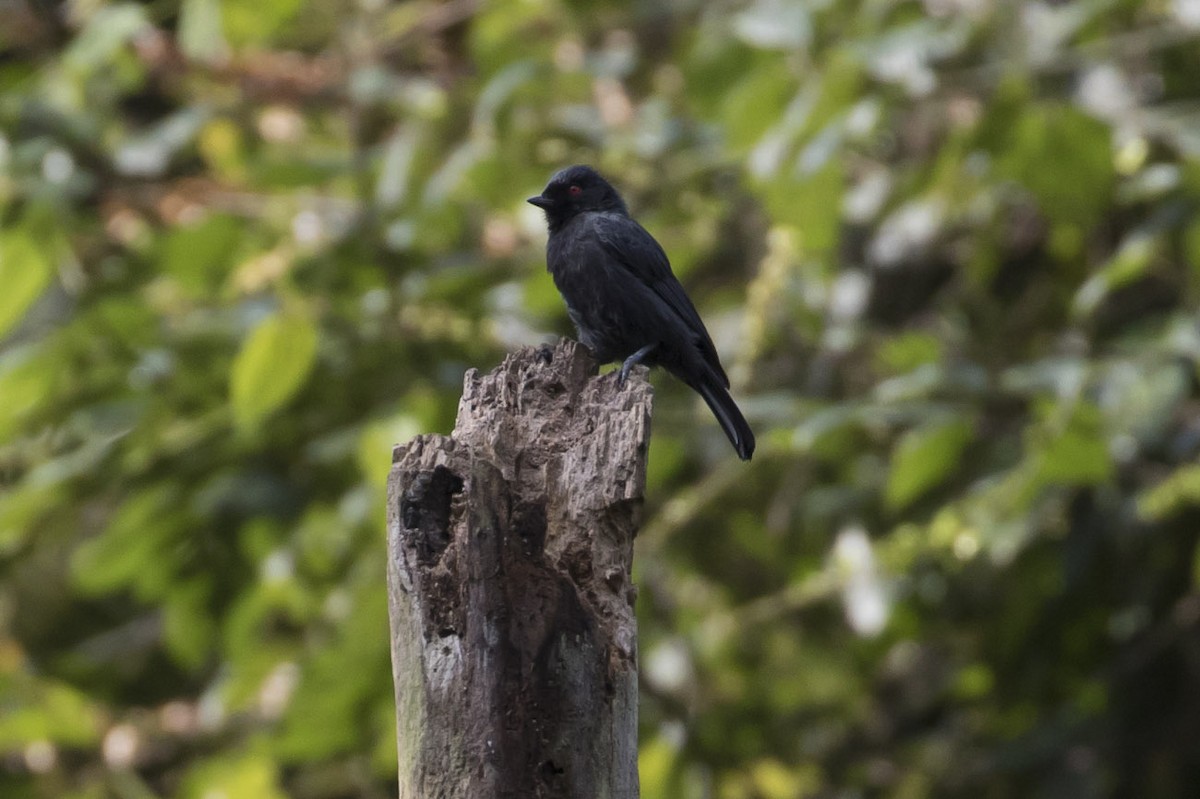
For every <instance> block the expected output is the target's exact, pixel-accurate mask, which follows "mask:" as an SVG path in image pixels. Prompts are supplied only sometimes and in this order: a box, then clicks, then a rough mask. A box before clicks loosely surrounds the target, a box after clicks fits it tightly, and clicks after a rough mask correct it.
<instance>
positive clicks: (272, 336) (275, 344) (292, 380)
mask: <svg viewBox="0 0 1200 799" xmlns="http://www.w3.org/2000/svg"><path fill="white" fill-rule="evenodd" d="M316 356H317V329H316V327H314V326H313V324H312V323H311V322H310V321H308V319H306V318H304V317H301V316H283V315H275V316H272V317H270V318H268V319H267V320H265V321H264V322H262V323H261V324H259V326H258V327H256V328H255V329H254V332H252V333H251V334H250V336H249V338H247V339H246V341H245V343H244V344H243V345H242V349H241V352H239V353H238V355H237V357H236V358H235V359H234V362H233V367H232V369H231V373H230V383H229V392H230V403H231V404H232V405H233V416H234V420H235V421H236V422H237V424H238V426H239V427H240V428H242V429H244V430H245V429H250V428H253V427H254V426H255V425H257V424H258V423H259V422H261V421H262V420H263V419H265V418H266V417H268V416H270V415H271V414H272V413H273V412H275V411H276V410H278V409H279V408H280V407H282V406H283V405H284V404H286V403H287V401H288V400H290V399H291V398H292V397H293V396H295V394H296V392H297V391H299V390H300V388H301V387H302V386H303V385H304V383H305V381H306V380H308V376H309V374H310V373H311V372H312V368H313V366H314V364H315V363H316Z"/></svg>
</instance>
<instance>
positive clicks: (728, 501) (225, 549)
mask: <svg viewBox="0 0 1200 799" xmlns="http://www.w3.org/2000/svg"><path fill="white" fill-rule="evenodd" d="M574 162H587V163H591V164H594V165H595V166H597V167H598V168H599V169H600V170H602V171H603V172H604V173H606V174H607V175H608V176H609V177H610V178H611V179H612V180H613V181H614V182H615V183H616V184H617V185H618V186H619V188H620V189H621V190H622V191H623V192H624V193H625V196H626V198H627V200H628V201H629V203H630V206H631V207H632V208H633V209H634V212H635V213H636V215H637V216H638V218H639V219H640V220H641V221H642V222H643V224H644V225H645V226H646V227H647V228H649V229H650V230H651V231H652V232H653V233H654V235H655V236H656V237H657V238H658V239H659V240H660V241H661V242H662V244H663V245H664V247H665V248H666V250H667V251H668V252H669V253H670V255H671V258H672V262H673V264H674V266H675V269H676V272H677V274H678V275H679V276H680V279H681V280H682V282H683V283H684V285H685V286H686V287H687V288H688V290H689V292H690V293H691V295H692V296H693V297H694V299H695V300H696V302H697V305H698V306H699V307H700V310H701V313H702V314H703V315H704V317H705V319H706V321H707V323H708V325H709V327H710V329H711V331H712V333H713V337H714V339H715V341H716V343H717V346H718V348H719V350H720V351H721V354H722V357H723V360H724V362H725V364H726V366H727V367H728V369H729V372H730V374H731V377H732V379H733V383H734V395H735V397H736V398H737V399H738V401H739V403H740V404H741V405H742V407H743V409H744V410H745V412H746V414H747V416H748V417H749V419H750V420H751V423H752V425H753V426H754V428H755V430H756V432H757V433H758V438H759V449H758V452H757V454H756V455H755V458H754V460H753V461H752V462H751V463H749V464H743V463H740V462H738V461H737V459H736V457H734V454H733V452H732V451H731V449H730V447H729V445H728V442H727V441H726V440H725V438H724V436H723V435H722V434H721V432H720V430H719V429H718V427H717V426H716V424H715V423H714V422H713V420H712V419H711V417H710V416H709V414H708V412H707V411H706V409H705V408H704V407H703V405H702V403H700V402H699V401H698V400H697V399H696V397H695V396H694V395H692V394H691V393H690V392H688V391H687V390H686V389H684V388H683V387H681V386H680V385H679V384H677V383H676V382H675V381H673V380H672V379H671V378H670V377H669V376H667V375H665V374H656V375H655V376H654V381H655V385H656V387H657V389H658V395H657V398H656V407H655V417H654V435H653V443H652V446H651V450H650V476H649V484H648V486H647V496H648V500H647V507H646V511H647V512H646V517H645V524H644V527H643V530H642V532H641V534H640V536H639V539H638V544H637V578H638V583H639V588H640V594H639V599H638V613H639V619H640V624H641V653H640V654H641V662H642V688H643V693H642V704H641V776H642V786H643V796H644V797H646V798H647V799H660V798H661V799H673V798H674V797H684V798H685V799H687V798H690V797H700V798H703V797H713V798H714V799H786V798H787V797H809V796H813V797H838V798H841V797H847V798H849V797H876V796H878V797H903V798H910V799H917V798H919V797H927V796H933V797H956V796H967V797H972V799H975V798H976V797H1054V798H1055V799H1071V797H1103V796H1114V797H1188V796H1195V795H1197V791H1198V790H1200V789H1198V788H1197V785H1200V592H1198V591H1197V577H1198V573H1200V570H1198V564H1200V561H1198V559H1197V553H1196V543H1197V535H1198V533H1200V465H1198V464H1197V462H1196V461H1197V453H1198V452H1200V372H1198V370H1197V366H1198V361H1200V329H1198V326H1197V316H1196V311H1197V301H1198V300H1200V218H1198V217H1197V208H1198V207H1200V2H1198V0H1147V1H1146V2H1135V1H1133V0H1075V1H1073V2H1016V1H1012V2H1008V1H1005V0H924V2H911V1H910V2H904V1H902V0H857V1H853V0H844V1H836V0H750V1H749V2H700V1H699V0H673V1H672V2H663V3H653V2H645V1H643V2H632V3H618V2H604V3H589V2H582V0H576V1H568V0H495V1H494V2H487V1H486V0H446V1H445V2H432V1H429V2H423V1H421V0H416V1H414V2H405V3H399V4H394V3H388V2H385V1H384V0H357V2H352V1H350V0H329V1H328V2H319V3H318V2H309V3H306V2H301V0H255V1H254V2H249V0H228V1H227V2H220V0H182V2H176V1H175V0H159V1H158V2H150V3H144V4H140V3H133V2H115V1H112V0H71V1H70V2H65V3H58V2H55V0H31V1H30V2H25V1H24V0H7V2H0V795H3V796H4V797H48V798H52V799H83V798H84V797H88V798H89V799H90V798H91V797H97V798H98V797H121V798H128V799H142V798H143V797H185V798H188V797H194V798H195V799H218V798H220V797H223V798H225V799H271V797H284V796H287V797H299V798H300V799H318V798H325V797H330V798H332V797H386V796H390V795H393V794H394V793H395V790H396V788H395V740H394V737H395V731H394V721H393V707H392V697H391V690H392V689H391V678H390V669H389V663H388V643H387V618H386V600H385V589H384V557H383V545H384V530H383V519H384V482H385V479H386V475H387V470H388V467H389V456H390V448H391V446H392V444H393V443H395V442H397V441H402V440H406V439H408V438H410V437H411V436H413V435H416V434H417V433H420V432H429V431H437V432H443V433H444V432H449V430H450V428H451V426H452V424H453V418H454V412H455V406H456V402H457V399H458V396H459V392H460V390H461V384H462V376H463V372H464V371H465V370H466V369H467V368H470V367H479V368H481V369H484V370H486V369H489V368H491V367H492V366H494V365H496V364H497V363H498V362H499V361H500V359H501V358H502V357H503V355H504V353H505V352H508V351H512V350H514V349H516V348H517V347H519V346H524V345H528V344H536V343H540V342H542V341H545V340H548V339H552V337H553V336H555V335H560V334H568V333H570V326H569V323H568V322H567V319H566V316H565V313H564V309H563V306H562V303H561V301H560V299H559V298H558V296H557V294H556V292H555V291H554V288H553V285H552V283H551V281H550V279H549V277H548V276H547V275H546V273H545V271H544V256H543V246H544V236H545V232H544V225H543V222H542V220H541V219H540V217H539V212H538V211H537V209H535V208H532V207H530V206H528V205H526V204H525V203H524V198H525V197H527V196H529V195H531V194H534V193H536V192H537V191H539V190H540V188H541V187H542V185H543V184H544V183H545V181H546V179H547V178H548V177H549V175H550V174H552V173H553V171H555V170H556V169H558V168H560V167H562V166H564V165H566V164H569V163H574Z"/></svg>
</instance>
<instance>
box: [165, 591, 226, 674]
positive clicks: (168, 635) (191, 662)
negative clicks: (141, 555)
mask: <svg viewBox="0 0 1200 799" xmlns="http://www.w3.org/2000/svg"><path fill="white" fill-rule="evenodd" d="M209 594H210V590H209V586H208V581H207V580H203V579H193V580H190V581H188V582H184V583H180V584H178V585H175V586H173V587H172V588H171V589H170V590H169V591H168V593H167V596H166V603H165V604H164V606H163V637H164V639H165V640H166V643H167V646H168V647H169V648H170V650H171V653H172V654H173V655H174V656H175V658H176V659H177V660H178V661H179V663H181V664H183V665H184V666H188V667H193V668H194V667H196V666H200V665H201V664H203V662H204V660H205V658H206V657H208V656H209V654H210V653H211V648H212V644H213V640H214V637H215V636H214V634H215V632H216V625H215V624H214V622H213V619H212V617H211V615H210V612H209V602H210V601H211V597H210V596H209Z"/></svg>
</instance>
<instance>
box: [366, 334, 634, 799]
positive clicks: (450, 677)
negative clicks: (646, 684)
mask: <svg viewBox="0 0 1200 799" xmlns="http://www.w3.org/2000/svg"><path fill="white" fill-rule="evenodd" d="M595 375H596V364H595V363H594V362H593V361H592V360H591V359H590V357H588V355H587V353H586V351H585V350H584V349H583V348H582V347H580V346H579V345H577V344H575V343H574V342H571V341H562V342H559V344H558V345H557V346H556V347H554V348H550V347H543V348H541V349H526V350H523V351H521V352H519V353H517V354H515V355H511V356H509V357H508V358H506V359H505V360H504V362H503V363H502V364H501V365H500V366H499V367H498V368H497V369H496V370H495V371H493V372H492V373H491V374H489V375H487V376H486V377H480V375H479V374H478V372H476V371H475V370H471V371H469V372H468V373H467V375H466V379H465V381H464V387H463V397H462V400H461V401H460V402H459V406H458V420H457V422H456V423H455V426H454V433H453V434H452V435H451V436H449V437H447V436H441V435H425V436H419V437H418V438H415V439H413V440H412V441H410V442H408V443H407V444H403V445H400V446H398V447H396V450H395V452H394V453H393V466H392V473H391V477H390V479H389V481H388V595H389V602H390V611H391V634H392V668H393V675H394V679H395V687H396V708H397V726H398V732H399V757H400V797H401V799H459V798H460V797H461V799H491V798H492V797H503V798H504V799H530V798H531V797H546V799H551V798H553V799H584V798H585V797H586V799H597V798H598V797H613V798H614V799H635V798H636V797H637V795H638V779H637V628H636V621H635V619H634V614H633V600H634V587H633V584H632V582H631V579H630V567H631V563H632V559H633V537H634V533H635V532H636V530H637V526H638V523H639V519H640V512H641V507H642V497H643V491H644V488H645V481H646V447H647V443H648V441H649V435H650V407H651V398H652V390H651V388H650V384H649V383H648V382H647V381H646V378H645V370H644V369H639V370H637V371H636V372H635V373H634V374H633V375H632V376H631V378H630V380H629V381H628V383H627V384H626V385H625V387H624V388H618V387H617V382H616V376H615V375H607V376H605V377H603V378H597V377H595Z"/></svg>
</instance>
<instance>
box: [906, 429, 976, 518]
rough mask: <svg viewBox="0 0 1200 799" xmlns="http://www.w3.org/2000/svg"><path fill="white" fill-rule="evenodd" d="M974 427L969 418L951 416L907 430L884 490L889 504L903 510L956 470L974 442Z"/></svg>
mask: <svg viewBox="0 0 1200 799" xmlns="http://www.w3.org/2000/svg"><path fill="white" fill-rule="evenodd" d="M971 427H972V426H971V423H970V422H969V421H967V420H966V419H950V420H948V421H945V422H938V423H934V424H930V425H927V426H925V427H922V428H919V429H917V430H910V431H909V432H907V433H905V434H904V436H903V437H901V439H900V441H899V442H898V443H897V444H896V449H895V451H894V452H893V453H892V463H891V467H890V470H889V473H888V481H887V488H886V489H885V490H884V499H885V501H886V502H887V505H888V507H889V508H891V509H892V510H903V509H904V508H905V507H907V506H908V505H909V504H911V503H912V502H913V500H915V499H918V498H919V497H920V496H921V495H922V494H924V493H926V492H927V491H929V490H930V489H932V488H934V487H936V486H937V485H938V484H939V483H941V481H942V480H944V479H945V478H946V477H947V476H948V475H950V474H951V473H952V472H954V471H955V470H956V469H957V468H958V464H959V459H960V458H961V457H962V453H963V450H964V449H966V446H967V444H969V443H970V441H971V438H972V431H971Z"/></svg>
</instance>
